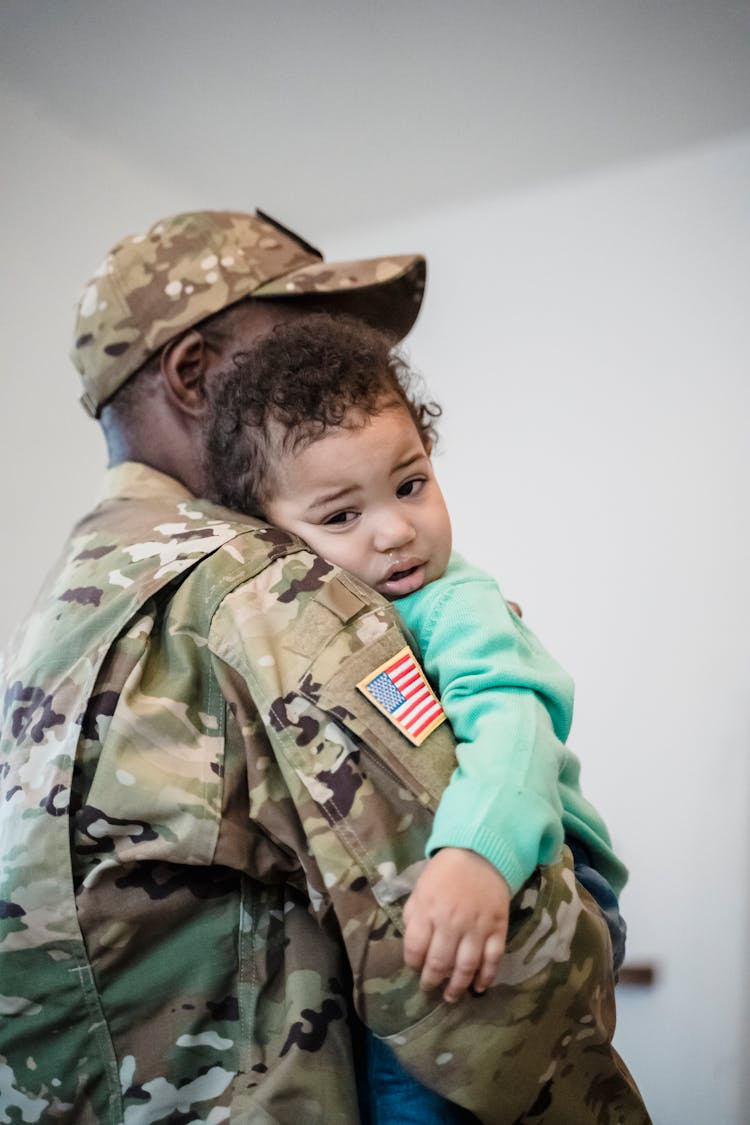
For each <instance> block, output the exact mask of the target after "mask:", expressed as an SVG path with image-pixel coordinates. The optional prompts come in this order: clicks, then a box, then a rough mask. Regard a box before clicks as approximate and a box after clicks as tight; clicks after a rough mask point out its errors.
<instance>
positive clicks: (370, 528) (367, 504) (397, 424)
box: [265, 405, 451, 598]
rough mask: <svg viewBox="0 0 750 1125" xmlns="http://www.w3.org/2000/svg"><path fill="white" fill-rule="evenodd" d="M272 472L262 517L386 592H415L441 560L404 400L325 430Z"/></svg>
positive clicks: (428, 468) (436, 500)
mask: <svg viewBox="0 0 750 1125" xmlns="http://www.w3.org/2000/svg"><path fill="white" fill-rule="evenodd" d="M355 420H357V419H355ZM345 421H346V419H345ZM357 421H359V420H357ZM274 475H275V482H276V491H275V495H274V496H273V497H272V498H271V500H270V501H269V502H268V503H267V504H266V505H265V512H266V516H267V518H268V520H269V521H270V522H271V523H274V524H277V525H278V526H279V527H283V528H285V529H286V530H287V531H292V532H294V533H295V534H296V535H299V536H300V537H301V538H302V539H304V540H305V541H306V542H307V543H309V544H310V546H311V547H312V548H313V550H314V551H315V552H316V553H317V554H319V555H322V556H323V558H325V559H328V560H329V561H330V562H333V563H336V564H337V565H338V566H341V567H343V568H344V569H345V570H349V571H351V572H352V573H353V574H356V575H357V577H358V578H361V579H362V580H363V581H364V582H366V583H367V584H368V586H372V587H374V589H376V590H378V591H379V592H380V593H381V594H383V595H384V596H385V597H386V598H400V597H403V596H404V595H405V594H411V593H413V591H414V590H418V589H419V588H420V587H422V586H424V585H426V584H427V583H428V582H432V581H434V579H436V578H439V577H440V576H441V574H442V573H443V572H444V570H445V568H446V566H447V565H448V558H449V555H450V551H451V525H450V518H449V516H448V510H447V508H446V506H445V501H444V499H443V494H442V492H441V491H440V486H439V485H438V483H437V480H436V479H435V474H434V473H433V471H432V464H431V462H430V458H429V457H428V455H427V453H426V451H425V448H424V446H423V445H422V441H421V439H420V436H419V433H418V431H417V428H416V426H415V425H414V422H413V420H412V418H411V416H410V414H409V412H408V410H407V409H406V408H405V407H404V406H401V405H398V406H396V405H394V406H388V407H387V408H386V409H384V410H383V411H382V412H381V413H380V414H376V415H375V416H374V417H372V418H367V419H366V420H365V421H364V424H363V425H359V424H358V425H356V426H355V427H353V428H348V427H347V426H346V425H344V426H341V427H338V428H336V429H332V430H328V431H327V432H326V434H325V435H324V436H323V437H322V438H320V440H319V441H315V442H313V444H312V445H308V446H306V447H304V448H303V449H300V450H299V452H297V453H290V454H286V455H284V456H283V457H282V459H281V461H280V462H279V463H278V464H277V465H276V466H275V473H274Z"/></svg>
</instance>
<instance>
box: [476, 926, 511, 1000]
mask: <svg viewBox="0 0 750 1125" xmlns="http://www.w3.org/2000/svg"><path fill="white" fill-rule="evenodd" d="M504 952H505V935H504V934H497V933H496V934H492V935H491V936H490V937H488V938H487V940H486V942H485V943H484V949H483V950H482V959H481V964H480V966H479V972H478V973H477V975H476V979H475V981H474V991H475V992H484V991H485V990H486V989H488V988H489V987H490V985H491V984H492V982H493V981H494V979H495V976H496V974H497V967H498V965H499V964H500V958H501V957H502V955H503V953H504Z"/></svg>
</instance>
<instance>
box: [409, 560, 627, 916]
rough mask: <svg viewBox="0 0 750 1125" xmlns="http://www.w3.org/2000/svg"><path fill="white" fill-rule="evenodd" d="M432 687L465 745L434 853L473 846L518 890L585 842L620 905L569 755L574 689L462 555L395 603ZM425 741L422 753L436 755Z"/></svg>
mask: <svg viewBox="0 0 750 1125" xmlns="http://www.w3.org/2000/svg"><path fill="white" fill-rule="evenodd" d="M395 605H396V608H397V609H398V611H399V613H400V614H401V617H402V618H403V620H404V623H405V624H406V626H407V628H408V629H409V631H410V632H411V633H412V634H413V636H414V638H415V640H416V642H417V644H418V646H419V649H420V650H421V653H422V659H423V663H424V668H425V670H426V672H427V674H428V676H429V677H430V679H431V680H432V682H433V684H435V685H436V687H437V689H438V691H439V693H440V698H441V701H442V704H443V708H444V710H445V712H446V714H447V715H448V718H449V719H450V722H451V726H452V727H453V730H454V733H455V735H456V739H457V742H458V747H457V751H456V756H457V759H458V766H457V768H456V770H455V771H454V773H453V776H452V778H451V782H450V785H449V786H448V788H447V789H446V791H445V793H444V794H443V797H442V799H441V801H440V807H439V808H438V811H437V814H436V816H435V824H434V828H433V832H432V835H431V836H430V839H429V842H428V846H427V850H428V853H429V854H432V853H434V852H435V851H436V850H437V849H438V848H442V847H447V846H452V847H464V848H471V849H472V850H473V851H476V852H479V853H480V854H481V855H483V856H485V857H486V858H487V859H488V860H490V862H491V863H493V864H494V865H495V867H497V868H498V870H499V871H500V872H501V874H502V875H503V876H504V877H505V879H506V880H507V882H508V884H509V886H510V889H511V891H513V892H515V891H516V890H518V888H519V887H520V886H521V885H522V884H523V883H525V881H526V880H527V879H528V878H529V876H530V875H531V873H532V871H533V870H534V868H535V867H536V866H537V864H540V863H554V862H555V861H556V860H557V859H558V858H559V855H560V849H561V847H562V844H563V839H564V836H565V835H566V834H568V835H570V836H573V837H575V839H577V840H579V841H581V842H582V843H584V844H585V845H586V846H587V847H588V849H589V851H590V852H591V854H592V860H593V865H594V867H596V868H597V870H598V871H599V872H600V873H601V874H602V875H603V876H604V877H605V878H606V879H607V880H608V881H609V883H610V884H611V886H612V888H613V890H614V891H615V893H616V894H618V895H619V893H620V891H621V890H622V888H623V886H624V885H625V882H626V880H627V870H626V869H625V867H624V866H623V864H622V863H621V862H620V860H619V859H618V858H617V856H616V855H615V853H614V852H613V850H612V846H611V841H610V837H609V833H608V831H607V828H606V826H605V824H604V821H603V820H602V818H601V817H600V816H599V814H598V813H597V811H596V809H595V808H594V807H593V805H591V803H590V802H589V801H587V800H586V798H585V797H584V796H583V794H582V792H581V787H580V782H579V773H580V763H579V761H578V759H577V758H576V756H575V755H574V754H573V753H572V752H571V751H570V750H569V749H568V748H567V747H566V746H565V740H566V738H567V737H568V733H569V731H570V724H571V721H572V717H573V681H572V680H571V678H570V677H569V676H568V674H567V673H566V672H565V671H563V669H562V668H561V667H560V666H559V665H558V664H557V663H556V662H555V661H554V660H553V659H552V657H551V656H550V655H549V654H548V653H547V652H546V651H545V650H544V648H543V647H542V645H541V644H540V643H539V641H538V640H537V639H536V637H535V636H534V634H533V633H532V632H531V631H530V630H529V629H527V628H526V626H525V625H524V623H523V622H522V621H521V620H520V619H519V618H518V617H517V616H516V615H515V614H514V613H512V612H511V610H509V609H508V607H507V605H506V603H505V600H504V598H503V596H502V594H501V593H500V590H499V588H498V586H497V583H496V582H495V581H494V579H492V578H491V577H489V575H487V574H485V573H484V572H483V571H481V570H478V569H477V568H476V567H473V566H470V565H469V564H468V563H466V562H465V561H464V560H463V559H462V558H461V557H460V556H459V555H455V554H454V555H453V556H452V557H451V561H450V563H449V565H448V568H447V570H446V572H445V574H444V576H443V577H442V578H440V579H438V580H437V581H436V582H431V583H430V584H429V585H427V586H424V587H423V588H422V589H421V590H417V591H416V592H415V593H413V594H409V595H408V596H407V597H405V598H400V599H398V601H396V603H395ZM429 746H430V742H429V739H427V741H426V742H425V743H424V746H423V747H422V750H421V753H429Z"/></svg>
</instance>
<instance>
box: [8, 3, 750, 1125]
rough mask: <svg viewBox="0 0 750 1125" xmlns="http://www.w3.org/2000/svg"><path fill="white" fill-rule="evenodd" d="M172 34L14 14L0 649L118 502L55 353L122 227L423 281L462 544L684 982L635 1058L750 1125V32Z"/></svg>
mask: <svg viewBox="0 0 750 1125" xmlns="http://www.w3.org/2000/svg"><path fill="white" fill-rule="evenodd" d="M291 7H293V8H294V18H295V20H296V22H297V24H298V28H297V32H298V34H297V40H296V48H297V50H296V53H295V52H292V53H291V54H290V51H289V50H288V49H287V46H288V45H287V43H286V41H284V43H283V46H284V49H283V50H282V47H281V43H282V40H283V35H284V27H283V23H284V21H283V18H282V17H283V14H284V13H285V12H286V13H287V14H288V13H289V9H290V8H291ZM587 7H588V12H587ZM177 8H179V15H180V18H177V17H178V13H177ZM177 8H176V7H175V5H174V4H173V3H171V0H170V2H166V0H165V2H164V3H162V4H160V5H158V6H156V7H154V6H153V5H145V6H144V5H143V4H141V3H140V2H136V0H133V2H132V3H129V4H128V5H111V4H108V3H105V2H101V3H100V2H96V3H94V2H93V0H91V2H89V3H87V2H85V0H71V2H70V4H66V5H60V4H58V3H55V4H51V3H47V2H46V0H35V2H34V3H32V4H28V3H26V2H24V3H20V2H16V0H7V3H6V5H5V6H4V8H3V10H2V12H0V55H2V54H3V53H4V55H5V58H4V60H3V61H4V67H3V74H4V75H5V77H4V78H3V79H0V83H1V84H0V93H2V95H3V97H2V98H0V139H1V141H2V146H1V148H0V151H2V154H3V155H2V170H1V172H0V176H2V181H1V183H2V208H1V209H0V234H1V235H2V240H1V242H0V245H2V255H3V264H2V268H1V269H0V286H1V288H0V360H1V361H2V377H1V378H2V384H1V387H2V389H1V390H0V404H1V407H0V481H2V484H1V485H0V489H1V498H2V511H3V516H4V520H3V528H4V534H3V540H2V544H3V549H2V554H1V555H0V578H1V580H2V582H1V588H2V589H3V591H4V594H5V596H4V597H3V598H2V599H0V642H2V640H3V639H4V638H5V637H6V636H7V633H8V631H9V630H10V628H11V625H12V624H13V622H14V621H15V620H16V619H17V618H18V616H20V614H21V613H22V611H23V608H24V607H25V605H26V603H27V602H28V600H29V598H30V597H31V595H32V592H33V590H34V589H35V588H36V586H37V585H38V583H39V581H40V580H41V577H42V575H43V574H44V572H45V570H46V569H47V567H48V566H49V565H50V564H51V562H52V556H53V553H54V551H55V550H56V548H57V545H58V544H59V541H60V539H61V537H62V536H63V534H64V532H65V530H66V529H67V527H68V525H69V524H70V522H71V521H72V520H73V519H74V518H75V517H76V515H77V514H79V513H80V512H81V511H82V510H83V509H85V507H86V506H87V505H88V504H89V503H90V502H91V500H92V498H93V496H94V495H95V493H96V488H97V484H98V477H99V471H100V468H101V466H102V465H103V463H104V451H103V445H102V443H101V440H100V438H99V435H98V433H97V431H96V427H95V426H93V425H92V423H90V422H89V421H88V420H87V419H86V418H85V416H84V415H83V413H82V412H81V411H80V409H79V408H78V406H77V404H76V403H75V394H76V390H77V388H76V381H75V378H74V376H73V374H72V370H71V368H70V366H69V364H68V361H67V359H66V351H67V346H68V339H69V333H70V321H71V311H72V305H73V301H74V299H75V296H76V293H77V290H78V287H79V286H80V284H81V283H82V282H83V281H84V279H85V278H86V277H87V276H88V274H89V273H90V272H91V270H92V269H93V267H94V266H95V265H96V263H97V260H98V258H99V257H101V255H102V254H103V252H104V250H105V249H106V248H107V247H108V246H109V245H110V244H111V243H112V242H113V241H114V240H115V239H116V238H117V237H118V236H119V235H121V234H123V233H125V232H129V231H132V230H136V229H138V228H139V227H141V226H143V225H145V224H147V223H148V222H150V221H151V220H153V219H155V218H157V217H158V216H159V215H162V214H168V213H171V212H176V211H178V210H181V209H185V208H188V207H193V206H235V207H238V208H242V207H245V206H247V207H252V206H254V205H255V204H256V203H258V204H260V205H262V206H266V207H267V208H268V209H269V210H271V211H272V213H273V212H276V213H278V215H279V217H280V218H281V219H282V220H286V221H288V222H289V223H290V224H291V225H292V226H296V227H298V228H299V229H300V230H301V231H302V233H303V234H305V235H306V236H308V237H310V238H311V239H312V240H313V241H317V242H319V243H320V244H322V245H323V247H324V249H325V250H326V253H327V256H328V257H334V256H336V255H338V256H341V257H350V256H355V255H358V254H362V255H364V254H367V253H373V254H376V253H380V252H383V251H389V250H390V251H405V250H409V249H422V250H424V251H426V252H427V254H428V257H429V261H430V271H431V272H430V280H429V288H428V296H427V301H426V304H425V308H424V311H423V314H422V316H421V317H420V321H419V323H418V325H417V328H416V330H415V332H414V333H413V335H412V337H411V339H410V341H409V350H410V353H411V354H412V356H413V359H414V361H415V363H416V364H417V366H418V367H419V368H420V369H421V370H422V371H423V372H424V374H425V376H426V377H427V378H428V381H429V384H430V386H431V388H432V390H433V393H434V394H435V397H437V398H438V399H439V400H440V401H441V402H442V403H443V405H444V407H445V418H444V421H443V425H442V433H443V441H442V443H441V452H440V460H439V462H438V465H439V469H440V472H441V476H442V478H443V481H444V484H445V487H446V492H447V494H448V497H449V500H450V502H451V505H452V508H453V512H454V520H455V525H456V535H457V540H458V541H459V542H460V544H461V546H462V547H463V549H464V551H465V552H466V553H467V554H470V555H472V556H473V557H474V558H476V559H477V561H480V562H482V563H483V564H485V565H486V566H488V567H489V568H491V569H492V570H493V571H495V573H496V574H497V575H498V577H499V578H500V580H501V584H502V586H503V588H504V589H505V591H506V593H508V594H509V595H512V596H514V597H516V598H518V599H520V600H521V601H522V603H523V605H524V607H525V612H526V616H527V620H528V621H529V622H530V624H531V625H532V627H534V628H536V630H537V631H538V632H539V634H540V635H541V636H542V638H543V639H544V640H545V642H546V643H547V644H548V646H549V647H550V649H551V650H552V651H553V652H554V653H555V654H556V655H557V656H558V657H559V658H560V660H561V661H562V662H563V663H564V664H565V665H566V666H567V667H568V669H569V670H570V671H571V672H572V673H573V674H574V676H575V678H576V682H577V692H578V694H577V709H576V720H575V724H574V737H573V743H574V746H575V748H576V750H577V751H578V753H579V755H580V756H581V758H582V759H583V760H584V775H583V776H584V782H585V787H586V789H587V791H588V792H589V794H590V795H591V796H592V798H593V799H594V800H595V801H596V802H597V803H598V805H599V806H600V807H601V809H602V810H603V812H604V813H605V815H606V817H607V819H608V821H609V823H610V825H611V827H612V830H613V834H614V837H615V841H616V844H617V846H618V847H619V849H620V851H621V852H622V854H623V855H624V857H625V858H626V860H627V862H628V863H629V866H630V868H631V873H632V879H631V884H630V886H629V888H628V889H627V890H626V892H625V896H624V902H623V906H624V910H625V913H626V915H627V917H628V920H629V923H630V949H629V957H630V959H631V960H648V961H653V962H655V963H656V965H657V967H658V970H659V981H658V984H657V987H656V988H654V989H653V990H650V991H646V992H643V993H638V992H634V991H629V992H628V991H622V992H621V994H620V1000H619V1006H620V1028H619V1031H618V1040H619V1043H620V1046H621V1049H622V1051H623V1054H624V1056H625V1058H626V1059H627V1061H628V1063H629V1065H630V1066H631V1068H632V1069H633V1071H634V1073H635V1075H636V1077H637V1078H638V1080H639V1082H640V1083H641V1085H642V1087H643V1090H644V1093H645V1095H646V1097H647V1100H648V1102H649V1105H650V1107H651V1109H652V1113H653V1116H654V1120H655V1125H706V1123H707V1122H710V1123H712V1125H713V1122H716V1123H720V1125H743V1122H744V1121H745V1120H746V1117H747V1114H746V1110H745V1108H744V1107H745V1106H746V1104H748V1101H750V1088H748V1085H747V1083H748V1080H747V1078H746V1077H745V1071H746V1070H748V1069H749V1068H746V1066H745V1057H746V1055H747V1053H748V1048H749V1047H750V1019H749V1018H748V1017H747V1016H746V1015H745V1008H746V1006H747V1003H746V1001H747V996H748V984H749V983H750V980H749V979H748V970H747V968H746V964H747V956H746V953H745V948H744V944H745V943H744V935H745V934H746V933H747V932H748V929H749V928H750V896H749V894H748V888H749V887H750V877H749V876H750V871H749V870H748V866H749V865H748V854H749V849H748V843H749V841H748V830H747V820H748V811H749V810H750V755H748V734H749V733H750V729H749V728H750V716H749V713H748V712H749V710H750V702H749V701H750V683H749V682H748V680H749V679H750V659H749V658H748V653H747V641H746V638H747V637H748V635H750V612H749V610H750V605H749V599H748V595H747V592H746V575H747V574H748V573H749V572H750V567H749V566H748V563H749V562H750V557H749V556H750V535H749V534H748V526H747V518H746V510H747V502H746V494H747V482H748V480H750V473H749V472H748V470H749V469H750V464H749V463H748V462H749V461H750V443H748V438H747V429H748V419H750V401H748V400H749V398H750V387H749V382H748V374H749V373H748V370H747V367H748V362H747V356H748V354H749V348H748V344H749V343H750V341H749V340H748V335H749V332H748V327H747V324H748V317H747V305H748V296H750V292H749V286H748V281H747V263H748V261H749V260H750V220H749V218H748V209H747V200H748V194H749V193H748V188H750V131H749V130H750V99H748V98H747V91H748V73H750V71H749V69H748V68H747V67H745V68H744V71H743V70H742V69H741V68H740V60H741V59H742V58H743V57H746V50H747V38H745V40H743V39H742V35H743V34H744V33H746V32H747V29H748V26H749V24H748V19H747V15H748V10H747V7H746V6H744V5H740V4H732V3H724V2H721V0H717V2H715V3H709V2H708V0H707V2H706V3H704V4H701V3H698V2H694V0H684V2H683V3H679V4H675V3H672V2H669V0H665V2H664V3H662V4H658V5H653V6H650V5H622V4H620V5H618V4H611V5H608V4H601V3H595V4H590V5H588V6H587V5H586V4H584V3H580V2H579V3H573V2H571V0H566V2H565V3H563V0H559V2H557V3H548V4H534V5H516V4H515V3H500V2H497V3H494V4H491V5H490V4H484V3H475V2H472V3H470V4H467V5H464V6H463V7H462V8H461V11H462V13H463V15H462V16H461V17H459V16H458V15H457V14H456V13H457V11H458V8H454V7H453V5H451V4H448V3H445V4H441V3H434V4H429V3H421V2H420V3H419V4H417V3H415V4H413V5H412V4H407V5H405V6H403V8H402V9H401V11H402V15H401V16H400V17H399V18H398V19H396V16H397V14H398V13H397V9H396V7H395V6H392V5H390V4H385V5H384V6H383V8H382V9H378V10H379V11H382V12H384V13H385V15H384V16H383V18H382V19H380V20H379V19H378V18H376V16H375V15H373V12H374V10H375V9H374V8H373V7H372V6H371V5H364V4H363V5H362V6H361V8H360V7H359V6H358V5H356V4H353V5H352V4H349V5H341V4H338V3H336V2H333V0H331V2H329V3H322V2H321V3H320V4H316V5H315V6H306V5H299V4H295V5H288V4H287V5H280V6H278V7H275V8H274V9H273V11H274V12H275V13H276V14H275V15H273V17H272V16H271V15H269V12H270V11H271V8H270V6H268V5H260V4H254V3H243V4H228V3H223V4H218V5H213V6H211V12H214V13H215V12H220V13H222V14H223V15H224V16H225V17H226V16H228V15H229V14H231V16H232V18H231V19H230V20H226V19H225V20H224V23H223V24H219V23H211V24H209V23H208V22H206V21H207V20H208V19H209V17H208V16H205V17H204V15H203V13H205V12H207V11H208V6H207V7H205V8H204V6H202V5H200V4H196V3H193V2H192V0H181V3H180V4H179V5H177ZM365 8H366V10H367V13H368V14H367V16H366V17H365V15H364V12H365ZM305 12H310V13H314V17H313V15H311V16H310V19H309V23H307V24H306V23H305V20H304V13H305ZM279 13H281V14H279ZM342 13H344V14H343V15H342ZM438 14H439V15H440V16H441V18H440V19H438V18H436V16H437V15H438ZM576 14H577V15H578V22H576ZM10 15H12V17H13V18H12V19H10V18H9V16H10ZM587 15H589V16H591V18H586V16H587ZM168 17H174V18H173V19H170V18H168ZM212 18H215V17H212ZM459 35H460V40H457V36H459ZM337 36H338V38H337ZM457 43H458V45H459V46H460V50H457ZM355 44H356V47H357V50H358V51H359V52H360V54H359V55H358V56H357V65H356V67H352V65H351V57H352V54H351V51H352V50H353V45H355ZM487 44H491V48H490V47H488V46H487ZM245 45H247V49H246V50H244V48H245ZM344 46H346V51H347V52H348V53H347V54H346V57H347V58H348V59H349V63H348V69H347V70H346V78H347V82H341V83H340V85H339V86H336V83H335V82H334V81H333V78H331V80H330V81H329V74H328V72H327V71H326V65H330V64H331V61H332V60H334V61H335V59H336V58H337V57H338V55H341V53H342V51H343V50H344ZM243 50H244V53H245V54H246V55H247V65H246V66H245V69H244V70H242V68H241V63H242V54H243ZM393 52H396V53H395V55H394V53H393ZM412 58H413V65H410V59H412ZM201 60H202V61H203V66H204V69H203V70H201V69H200V65H201ZM279 60H281V61H279ZM394 60H395V61H397V62H398V66H395V65H394ZM476 60H479V62H478V63H477V62H476ZM495 62H497V65H493V64H494V63H495ZM136 63H137V65H135V64H136ZM282 63H283V66H282V65H281V64H282ZM475 64H476V65H475ZM275 67H277V68H278V69H280V70H282V71H283V74H284V81H283V82H281V81H277V82H274V81H273V79H274V75H275V71H274V68H275ZM133 72H137V82H135V81H130V82H128V77H129V76H131V75H132V73H133ZM227 75H228V76H229V77H227ZM340 77H341V76H340V75H339V78H340ZM354 78H356V79H357V82H358V85H357V87H356V90H355V93H354V94H352V91H351V82H352V81H353V79H354ZM230 80H231V85H228V83H229V82H230ZM332 85H333V89H334V91H335V93H336V96H335V97H334V96H333V95H332V94H331V88H332ZM384 89H385V90H386V91H387V92H389V93H388V96H387V97H383V90H384ZM394 90H397V91H398V95H399V96H398V97H396V96H395V95H394ZM743 95H744V100H743ZM191 99H192V100H191ZM290 106H291V107H292V108H291V109H290ZM207 107H209V108H208V109H207ZM211 107H212V108H211ZM279 107H281V108H279ZM279 113H280V114H281V116H278V114H279ZM275 114H276V116H274V115H275ZM214 120H215V121H216V122H217V123H218V126H217V129H216V130H213V129H212V127H211V122H212V121H214ZM743 123H744V124H743ZM550 154H551V155H550ZM441 169H444V171H445V174H444V175H443V176H442V177H441ZM290 170H291V171H292V172H293V173H294V175H293V178H292V180H290ZM475 171H476V175H474V172H475ZM274 176H275V177H276V181H274ZM274 182H276V184H277V185H278V187H277V194H275V193H274ZM248 185H249V186H248ZM394 185H395V186H394ZM248 192H250V195H249V196H248ZM256 192H258V194H256ZM336 193H338V194H339V196H341V197H343V198H344V199H345V203H346V205H345V206H342V207H341V208H338V207H337V206H336V198H337V194H336ZM277 200H278V202H277ZM352 200H356V206H355V205H354V204H353V203H352ZM380 214H382V216H383V218H382V219H380V220H378V221H377V222H376V221H375V218H374V217H375V216H377V215H380Z"/></svg>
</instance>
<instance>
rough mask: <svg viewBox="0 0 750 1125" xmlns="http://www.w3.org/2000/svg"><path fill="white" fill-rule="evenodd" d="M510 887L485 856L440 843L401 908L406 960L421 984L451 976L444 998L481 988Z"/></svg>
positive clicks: (492, 969)
mask: <svg viewBox="0 0 750 1125" xmlns="http://www.w3.org/2000/svg"><path fill="white" fill-rule="evenodd" d="M509 908H510V890H509V888H508V884H507V883H506V882H505V879H504V878H503V877H502V875H501V874H500V872H499V871H498V870H497V868H495V867H493V866H492V864H491V863H490V862H489V860H487V859H485V858H484V856H481V855H479V854H478V853H477V852H471V851H467V850H466V849H465V848H442V849H441V851H439V852H437V854H436V855H434V856H433V857H432V859H431V860H430V861H429V863H428V864H427V866H426V867H425V869H424V871H423V872H422V874H421V875H420V877H419V879H418V880H417V885H416V886H415V888H414V890H413V891H412V893H411V895H410V896H409V899H408V901H407V903H406V906H405V907H404V921H405V922H406V932H405V934H404V960H405V961H406V964H407V965H408V966H409V967H410V968H412V969H416V970H417V971H419V970H421V977H420V984H421V986H422V988H425V989H429V988H437V986H438V985H439V984H440V983H441V981H444V980H445V979H446V977H449V978H450V979H449V981H448V984H447V985H446V987H445V991H444V992H443V999H445V1000H448V1001H451V1002H453V1001H455V1000H458V999H459V997H460V996H461V995H462V994H463V993H464V992H465V991H466V989H467V988H468V987H469V985H470V984H471V983H472V981H473V983H474V989H475V991H477V992H484V990H485V989H486V988H488V987H489V985H490V984H491V983H492V981H493V980H494V977H495V973H496V971H497V966H498V964H499V963H500V958H501V957H502V955H503V951H504V949H505V937H506V934H507V932H508V911H509Z"/></svg>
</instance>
